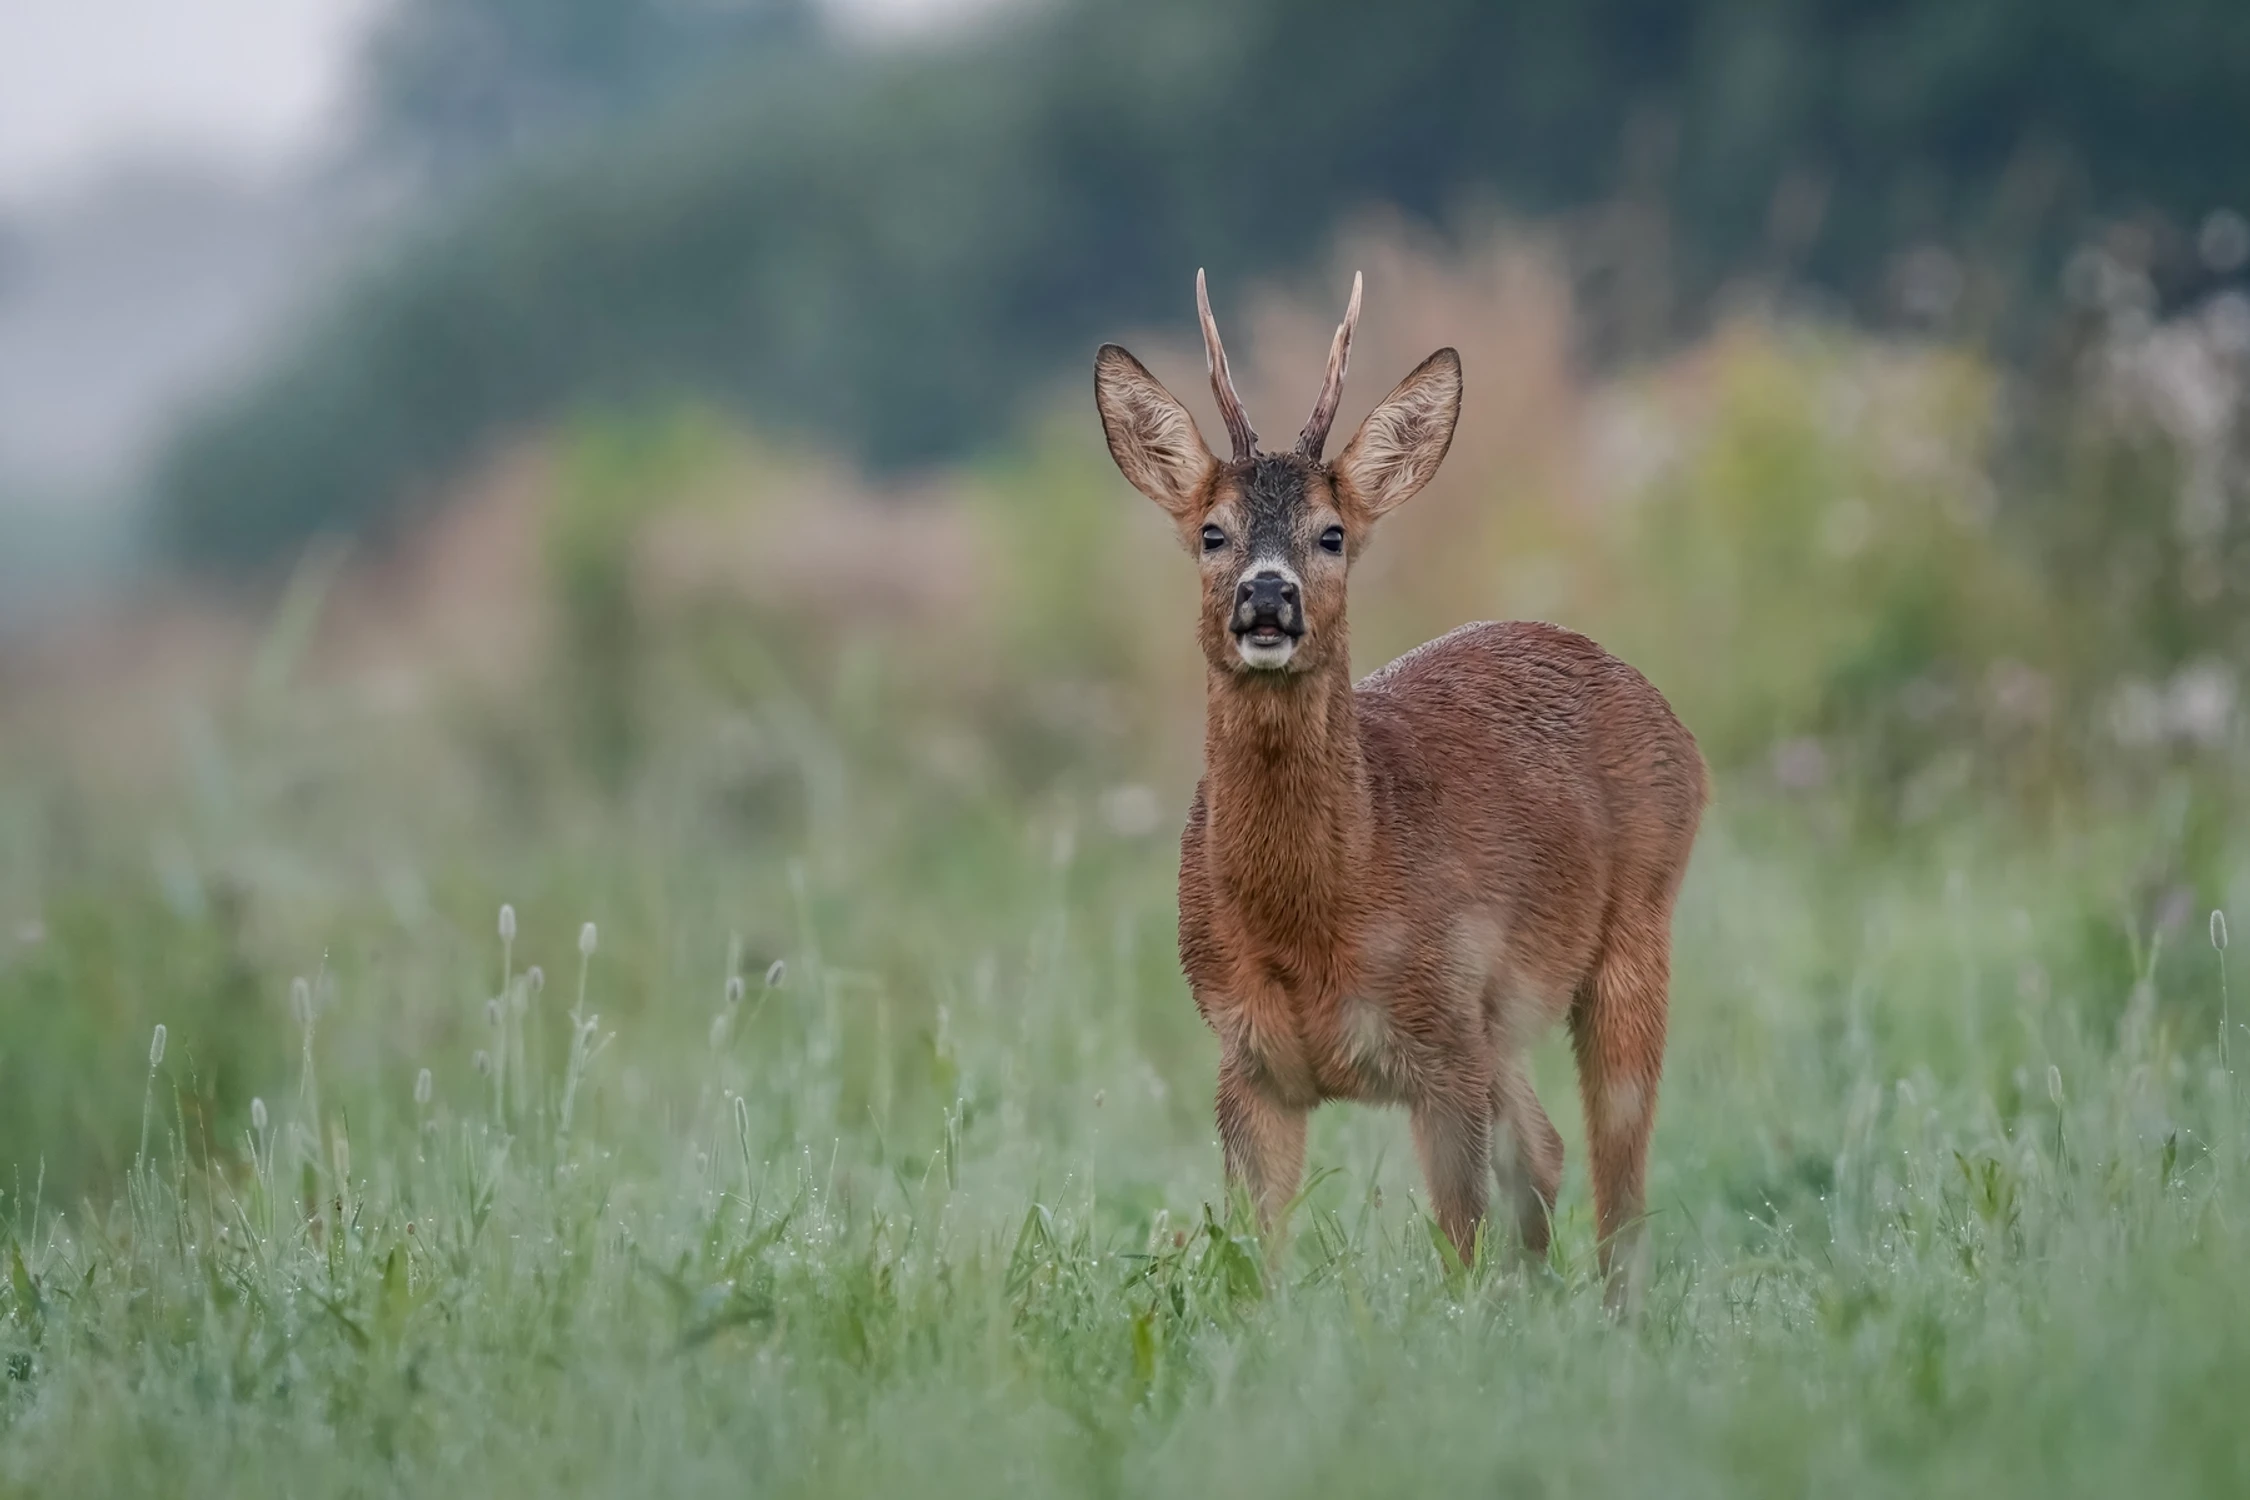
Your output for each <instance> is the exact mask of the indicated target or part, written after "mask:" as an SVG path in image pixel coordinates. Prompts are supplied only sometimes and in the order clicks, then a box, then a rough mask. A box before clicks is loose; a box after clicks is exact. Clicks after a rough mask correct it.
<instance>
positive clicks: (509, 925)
mask: <svg viewBox="0 0 2250 1500" xmlns="http://www.w3.org/2000/svg"><path fill="white" fill-rule="evenodd" d="M515 940H516V909H515V908H514V907H513V906H510V905H509V904H508V903H507V902H505V901H503V902H501V903H500V941H501V942H503V943H512V942H514V941H515Z"/></svg>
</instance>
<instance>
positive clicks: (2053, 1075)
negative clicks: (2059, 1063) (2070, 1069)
mask: <svg viewBox="0 0 2250 1500" xmlns="http://www.w3.org/2000/svg"><path fill="white" fill-rule="evenodd" d="M2047 1097H2048V1098H2049V1099H2050V1100H2052V1101H2053V1102H2054V1106H2055V1108H2057V1109H2061V1108H2062V1102H2063V1091H2062V1069H2060V1068H2058V1067H2056V1066H2055V1065H2054V1064H2053V1063H2049V1064H2047Z"/></svg>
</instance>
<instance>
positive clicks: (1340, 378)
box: [1297, 271, 1360, 460]
mask: <svg viewBox="0 0 2250 1500" xmlns="http://www.w3.org/2000/svg"><path fill="white" fill-rule="evenodd" d="M1359 289H1360V276H1359V272H1357V271H1354V272H1352V300H1351V304H1350V305H1349V306H1347V307H1346V308H1345V309H1344V321H1343V322H1341V323H1339V324H1337V325H1336V338H1335V341H1334V342H1333V343H1331V344H1330V345H1329V346H1328V376H1327V378H1326V379H1325V380H1323V381H1322V382H1321V385H1320V399H1319V400H1318V401H1315V402H1314V403H1313V409H1312V416H1311V417H1310V418H1308V419H1307V420H1306V422H1305V430H1304V432H1303V434H1301V435H1300V436H1299V437H1298V439H1297V451H1298V452H1299V453H1302V454H1304V455H1305V457H1307V458H1310V459H1315V460H1317V459H1318V458H1319V457H1320V450H1321V449H1322V448H1324V447H1326V446H1327V445H1328V429H1329V427H1330V426H1332V425H1333V424H1334V423H1335V421H1336V408H1337V407H1338V406H1339V405H1340V404H1342V402H1343V399H1344V366H1345V364H1346V363H1348V362H1349V361H1350V359H1351V355H1352V330H1353V329H1354V328H1357V327H1358V326H1359Z"/></svg>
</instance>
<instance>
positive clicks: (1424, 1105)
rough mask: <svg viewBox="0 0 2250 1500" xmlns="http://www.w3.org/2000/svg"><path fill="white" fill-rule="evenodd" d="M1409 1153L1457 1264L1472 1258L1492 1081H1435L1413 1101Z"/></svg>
mask: <svg viewBox="0 0 2250 1500" xmlns="http://www.w3.org/2000/svg"><path fill="white" fill-rule="evenodd" d="M1413 1124H1414V1153H1415V1155H1416V1156H1418V1157H1420V1158H1421V1162H1422V1178H1423V1180H1424V1181H1425V1182H1426V1183H1428V1184H1429V1189H1430V1208H1431V1210H1432V1211H1433V1212H1435V1213H1436V1215H1437V1221H1438V1227H1439V1228H1440V1229H1442V1230H1444V1231H1445V1235H1446V1238H1447V1239H1450V1240H1451V1241H1452V1242H1453V1248H1454V1250H1455V1251H1456V1252H1458V1253H1459V1255H1460V1257H1461V1263H1462V1264H1463V1265H1467V1264H1469V1263H1470V1262H1471V1261H1473V1260H1474V1259H1475V1258H1476V1248H1477V1231H1478V1229H1479V1228H1481V1227H1482V1225H1483V1223H1484V1209H1485V1195H1486V1193H1487V1191H1488V1185H1489V1184H1490V1182H1491V1179H1492V1082H1491V1080H1490V1079H1489V1078H1486V1077H1481V1076H1455V1077H1448V1078H1442V1079H1439V1080H1437V1081H1435V1082H1434V1083H1433V1084H1432V1085H1431V1087H1430V1088H1429V1090H1428V1091H1427V1092H1426V1093H1424V1094H1423V1095H1422V1097H1421V1098H1419V1099H1417V1100H1416V1101H1415V1102H1414V1110H1413Z"/></svg>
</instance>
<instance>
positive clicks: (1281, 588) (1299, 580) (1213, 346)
mask: <svg viewBox="0 0 2250 1500" xmlns="http://www.w3.org/2000/svg"><path fill="white" fill-rule="evenodd" d="M1359 297H1360V279H1359V277H1357V276H1356V275H1355V276H1354V277H1353V278H1352V296H1351V303H1350V305H1349V306H1348V307H1347V308H1346V309H1345V311H1344V321H1343V323H1342V324H1340V325H1339V326H1338V327H1337V329H1336V338H1335V341H1334V342H1333V343H1332V344H1331V345H1330V346H1329V351H1328V372H1327V375H1326V377H1325V379H1324V380H1323V381H1322V383H1321V388H1320V395H1319V398H1318V399H1317V400H1315V401H1314V402H1313V409H1312V416H1311V417H1310V418H1309V419H1308V420H1307V421H1306V423H1305V426H1304V429H1303V431H1302V432H1300V433H1299V434H1298V436H1297V442H1296V445H1295V446H1294V447H1293V448H1291V449H1290V450H1289V451H1288V452H1286V453H1264V452H1260V451H1259V448H1258V434H1257V432H1256V430H1255V429H1253V428H1252V427H1251V425H1250V418H1249V416H1248V414H1247V413H1246V412H1244V410H1243V408H1242V399H1241V397H1239V396H1237V395H1236V394H1235V390H1234V378H1233V376H1232V374H1230V373H1229V371H1228V369H1227V353H1226V347H1225V346H1224V345H1223V344H1222V343H1221V342H1220V341H1219V325H1218V323H1217V321H1216V320H1215V319H1214V318H1213V317H1212V316H1211V300H1210V297H1209V295H1208V293H1207V292H1206V291H1205V288H1204V281H1203V273H1202V272H1201V271H1198V272H1196V274H1195V300H1196V309H1197V311H1198V313H1199V314H1200V315H1201V318H1202V323H1203V347H1204V352H1205V355H1206V356H1207V358H1208V360H1209V363H1210V367H1211V391H1212V394H1213V395H1214V396H1216V397H1217V398H1218V402H1219V415H1220V417H1221V418H1222V419H1223V420H1224V421H1225V423H1226V428H1227V436H1228V439H1229V442H1230V446H1231V448H1232V454H1231V456H1230V457H1228V458H1227V459H1225V460H1223V461H1222V460H1221V459H1220V458H1218V457H1217V455H1215V454H1213V453H1212V452H1211V450H1210V448H1209V447H1207V446H1206V445H1205V444H1204V441H1203V435H1202V433H1200V432H1199V431H1197V430H1196V425H1195V419H1194V418H1193V417H1191V416H1190V415H1188V411H1187V408H1186V407H1184V406H1182V405H1180V403H1179V401H1178V400H1177V399H1176V398H1174V396H1173V395H1172V393H1171V392H1170V391H1167V390H1166V389H1165V388H1164V387H1163V385H1162V384H1161V383H1159V382H1158V380H1157V379H1156V377H1155V376H1154V375H1151V374H1150V373H1149V372H1148V369H1147V367H1146V366H1144V365H1142V363H1141V362H1140V361H1139V360H1137V359H1135V358H1134V357H1133V356H1132V355H1131V354H1129V353H1127V352H1126V351H1125V350H1124V349H1123V348H1121V347H1119V346H1118V345H1116V344H1104V345H1103V346H1102V347H1101V350H1100V352H1099V353H1097V354H1096V355H1095V356H1094V401H1095V404H1096V406H1098V407H1099V408H1100V410H1101V415H1102V430H1103V432H1104V433H1106V434H1107V436H1108V438H1109V451H1110V456H1111V457H1112V458H1114V459H1116V460H1117V467H1118V469H1119V471H1120V472H1122V473H1123V474H1124V476H1125V478H1126V479H1127V480H1128V481H1130V482H1131V484H1132V486H1133V487H1134V488H1135V489H1137V490H1139V491H1140V492H1141V493H1142V494H1144V495H1146V496H1148V497H1149V498H1150V499H1151V500H1154V501H1155V502H1156V503H1157V504H1158V505H1159V506H1162V507H1163V509H1164V511H1165V513H1166V514H1168V515H1169V516H1170V517H1171V518H1172V523H1173V525H1174V526H1175V527H1176V528H1177V530H1178V532H1179V537H1180V541H1181V544H1182V545H1183V546H1185V547H1186V548H1187V549H1188V551H1189V552H1190V553H1192V554H1194V556H1195V557H1196V559H1197V562H1198V564H1199V566H1200V568H1201V572H1202V577H1203V608H1202V612H1201V619H1200V623H1199V626H1198V632H1197V633H1198V637H1199V639H1200V640H1201V642H1202V645H1203V653H1204V656H1205V658H1206V659H1207V660H1208V661H1209V662H1210V664H1211V665H1212V667H1213V668H1214V669H1216V670H1219V671H1222V672H1227V673H1239V674H1274V676H1275V677H1277V678H1279V679H1281V680H1286V679H1287V678H1288V677H1290V676H1295V675H1301V674H1304V673H1309V672H1313V671H1316V670H1319V669H1321V668H1323V667H1328V666H1334V667H1337V668H1340V669H1341V668H1345V667H1346V666H1347V663H1346V662H1345V661H1344V655H1345V633H1344V597H1345V582H1346V579H1347V578H1348V577H1349V575H1350V572H1351V565H1352V563H1353V561H1354V560H1355V559H1356V558H1357V557H1358V556H1359V554H1360V552H1361V551H1362V550H1363V549H1364V548H1365V546H1366V545H1367V540H1368V538H1369V536H1370V535H1371V534H1372V532H1373V530H1374V527H1375V523H1376V522H1377V521H1378V520H1380V519H1381V518H1382V517H1383V516H1385V515H1387V514H1388V513H1390V512H1391V511H1392V510H1394V509H1396V508H1397V507H1398V506H1400V505H1402V504H1404V503H1405V502H1406V501H1407V500H1408V499H1409V498H1411V497H1412V496H1413V495H1414V493H1415V492H1416V491H1417V490H1419V489H1421V488H1422V486H1423V485H1425V484H1427V483H1429V481H1430V476H1431V475H1433V474H1435V473H1436V472H1437V467H1438V464H1439V463H1440V462H1441V461H1442V460H1443V459H1444V458H1445V450H1446V448H1447V447H1448V446H1449V445H1450V444H1451V443H1452V441H1453V428H1454V424H1455V423H1456V422H1457V421H1458V420H1459V419H1460V415H1461V357H1460V355H1458V354H1457V353H1455V352H1454V351H1453V350H1451V349H1440V350H1439V351H1438V352H1437V353H1435V354H1433V355H1431V356H1430V357H1429V358H1428V359H1425V360H1424V361H1422V363H1421V364H1420V365H1418V366H1416V367H1415V369H1414V372H1413V373H1412V374H1410V375H1408V376H1407V377H1406V378H1405V379H1404V380H1402V381H1400V382H1399V384H1398V388H1397V389H1396V390H1394V391H1392V392H1391V393H1390V395H1388V396H1386V397H1384V398H1383V401H1382V404H1381V405H1379V406H1377V407H1376V408H1375V409H1374V410H1373V411H1372V412H1370V413H1368V415H1367V420H1366V421H1364V422H1362V423H1361V424H1360V428H1359V431H1358V432H1357V433H1355V434H1354V435H1353V437H1352V440H1351V441H1350V442H1349V443H1347V444H1345V445H1344V451H1343V452H1342V453H1340V454H1338V455H1337V457H1336V459H1335V461H1334V462H1329V461H1327V460H1325V459H1324V458H1323V457H1322V456H1321V454H1322V450H1323V449H1324V448H1325V447H1326V446H1327V442H1328V429H1329V427H1330V425H1331V424H1332V423H1333V422H1334V421H1335V420H1336V408H1337V405H1338V403H1339V402H1340V401H1341V400H1342V398H1343V391H1344V367H1345V364H1346V362H1347V361H1348V360H1349V358H1350V356H1351V346H1352V330H1353V329H1354V328H1355V327H1356V326H1357V325H1358V322H1359Z"/></svg>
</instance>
